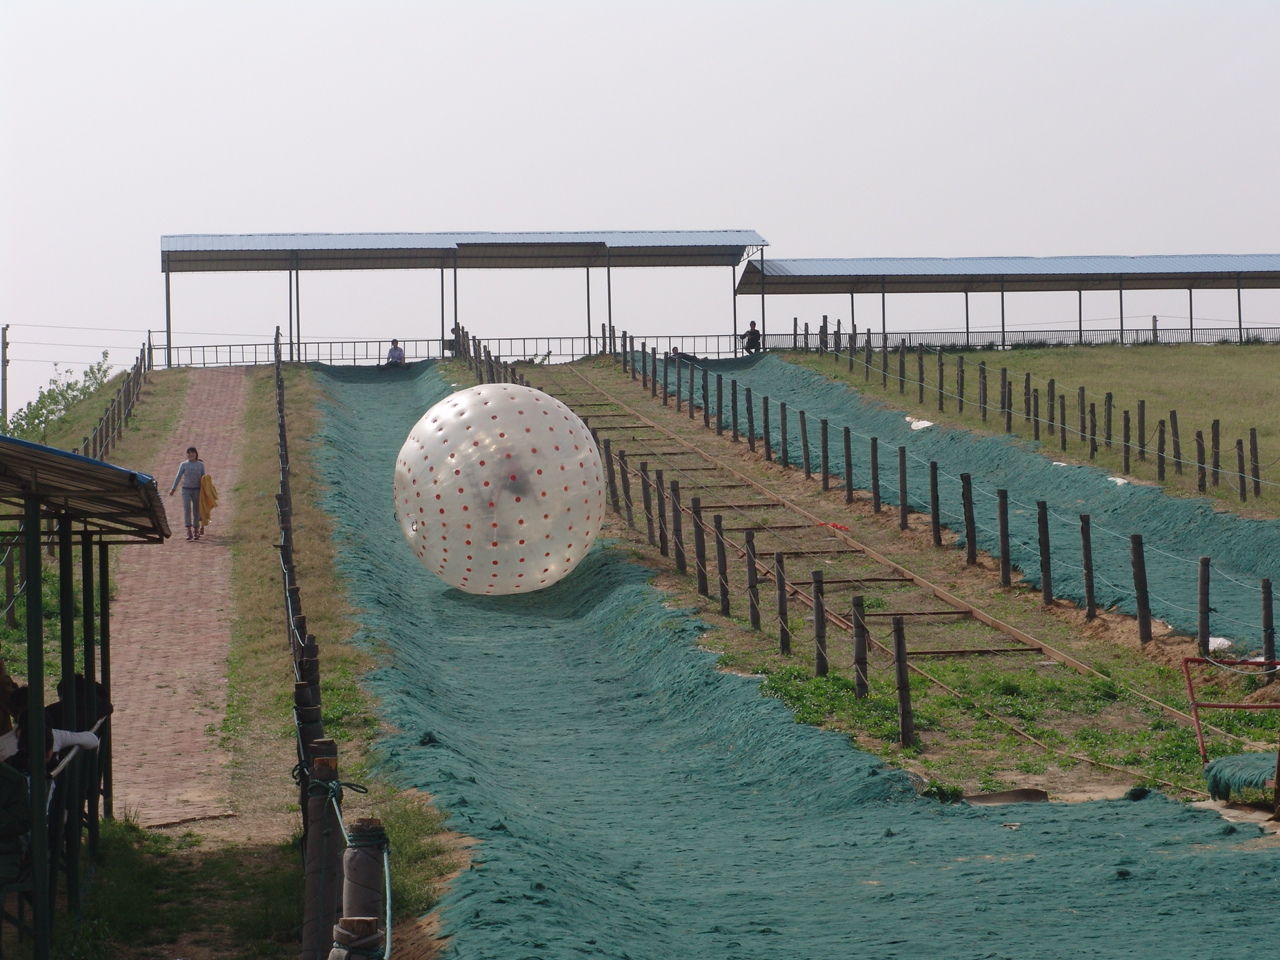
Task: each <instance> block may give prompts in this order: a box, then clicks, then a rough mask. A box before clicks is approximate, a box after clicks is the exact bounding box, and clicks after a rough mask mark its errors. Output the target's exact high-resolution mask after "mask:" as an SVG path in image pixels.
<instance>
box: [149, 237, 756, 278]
mask: <svg viewBox="0 0 1280 960" xmlns="http://www.w3.org/2000/svg"><path fill="white" fill-rule="evenodd" d="M766 245H767V244H766V241H765V239H764V238H763V237H761V236H760V234H758V233H756V232H755V231H754V230H657V231H626V230H606V231H601V232H552V233H487V232H480V233H248V234H178V235H173V236H164V237H161V238H160V269H161V271H162V272H165V273H181V272H188V271H211V270H421V269H428V268H437V267H440V268H442V267H455V266H456V267H458V268H459V269H474V268H492V269H519V268H526V267H543V268H546V267H603V266H606V265H607V266H611V267H709V266H726V267H727V266H736V265H737V264H739V263H741V262H742V259H743V257H744V256H746V255H747V253H748V251H749V250H751V249H752V248H756V247H764V246H766Z"/></svg>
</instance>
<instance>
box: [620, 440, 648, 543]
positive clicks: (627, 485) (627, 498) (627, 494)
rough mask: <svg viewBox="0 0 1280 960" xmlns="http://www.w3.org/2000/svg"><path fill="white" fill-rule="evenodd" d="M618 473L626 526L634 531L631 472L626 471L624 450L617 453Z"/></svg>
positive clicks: (625, 453)
mask: <svg viewBox="0 0 1280 960" xmlns="http://www.w3.org/2000/svg"><path fill="white" fill-rule="evenodd" d="M618 472H619V477H620V478H621V480H622V505H623V509H624V510H625V511H626V515H627V526H629V527H630V528H631V529H633V530H634V529H635V526H636V520H635V515H634V511H633V509H632V502H631V471H630V470H628V469H627V451H625V450H619V451H618ZM651 542H652V541H651Z"/></svg>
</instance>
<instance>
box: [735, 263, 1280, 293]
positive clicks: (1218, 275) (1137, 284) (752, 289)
mask: <svg viewBox="0 0 1280 960" xmlns="http://www.w3.org/2000/svg"><path fill="white" fill-rule="evenodd" d="M764 278H765V290H766V292H768V293H779V294H782V293H873V292H879V291H880V289H881V286H882V285H883V287H884V290H885V291H886V292H888V293H924V292H943V291H964V290H972V291H978V290H999V289H1001V285H1003V288H1004V289H1005V290H1010V291H1017V290H1023V291H1026V290H1077V289H1085V290H1090V289H1091V290H1099V289H1100V290H1114V289H1119V288H1120V287H1121V286H1123V287H1124V289H1127V290H1142V289H1147V290H1152V289H1182V288H1186V287H1196V288H1203V287H1229V288H1234V287H1236V286H1237V285H1239V286H1244V287H1280V254H1230V253H1226V254H1221V253H1210V254H1185V255H1184V254H1169V255H1166V254H1156V255H1148V256H1136V257H1125V256H1078V257H862V258H856V259H802V260H766V261H765V263H764ZM738 292H739V293H744V294H745V293H759V292H760V266H759V264H757V263H756V262H755V261H751V262H749V263H748V264H747V267H746V269H745V270H744V271H743V276H742V279H741V281H740V282H739V284H738Z"/></svg>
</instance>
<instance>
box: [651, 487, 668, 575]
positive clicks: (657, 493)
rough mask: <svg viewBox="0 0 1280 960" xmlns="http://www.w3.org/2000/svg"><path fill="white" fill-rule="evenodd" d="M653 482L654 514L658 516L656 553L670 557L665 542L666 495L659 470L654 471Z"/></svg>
mask: <svg viewBox="0 0 1280 960" xmlns="http://www.w3.org/2000/svg"><path fill="white" fill-rule="evenodd" d="M653 480H654V482H653V494H654V501H655V502H654V512H655V513H656V514H657V515H658V552H659V553H661V554H662V555H663V556H664V557H666V556H670V552H669V550H668V542H667V494H666V488H665V486H664V485H663V479H662V471H661V470H655V471H654V473H653Z"/></svg>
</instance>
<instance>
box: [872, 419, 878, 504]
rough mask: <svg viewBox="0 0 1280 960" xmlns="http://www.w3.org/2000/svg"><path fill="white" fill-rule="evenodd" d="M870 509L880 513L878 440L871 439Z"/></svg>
mask: <svg viewBox="0 0 1280 960" xmlns="http://www.w3.org/2000/svg"><path fill="white" fill-rule="evenodd" d="M871 509H872V510H873V511H875V512H876V513H879V512H880V440H879V439H878V438H877V437H872V438H871Z"/></svg>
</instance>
